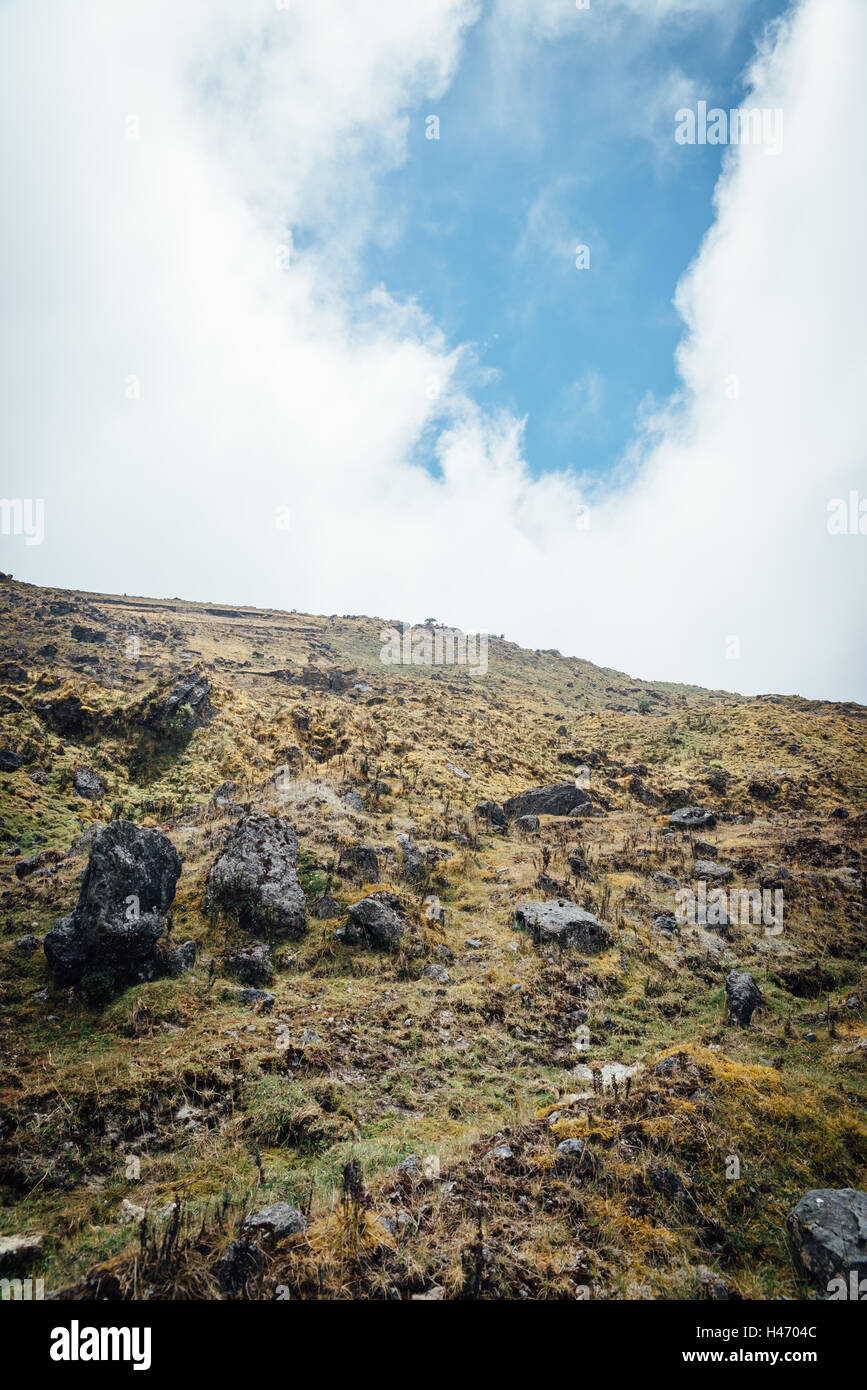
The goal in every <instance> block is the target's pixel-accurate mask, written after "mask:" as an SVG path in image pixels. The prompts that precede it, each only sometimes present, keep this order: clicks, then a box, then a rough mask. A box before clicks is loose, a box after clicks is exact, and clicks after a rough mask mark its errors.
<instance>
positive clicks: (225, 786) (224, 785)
mask: <svg viewBox="0 0 867 1390" xmlns="http://www.w3.org/2000/svg"><path fill="white" fill-rule="evenodd" d="M236 790H237V788H236V787H235V783H234V782H230V781H226V782H221V783H220V785H219V786H218V788H217V790H216V791H215V792H214V798H213V800H214V805H215V806H217V807H220V806H231V804H232V802H233V801H234V800H235V792H236Z"/></svg>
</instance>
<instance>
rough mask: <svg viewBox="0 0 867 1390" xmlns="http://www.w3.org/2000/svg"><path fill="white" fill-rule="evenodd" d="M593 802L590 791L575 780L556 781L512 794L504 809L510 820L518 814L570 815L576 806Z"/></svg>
mask: <svg viewBox="0 0 867 1390" xmlns="http://www.w3.org/2000/svg"><path fill="white" fill-rule="evenodd" d="M591 804H592V803H591V801H590V793H589V792H586V791H584V790H583V788H582V787H576V785H575V783H574V782H554V783H552V784H551V785H550V786H547V787H534V788H533V789H532V790H531V791H528V792H520V793H519V794H518V795H517V796H510V797H509V799H508V801H506V802H505V803H504V804H503V810H504V811H505V813H506V817H507V819H508V820H517V818H518V816H568V815H569V812H570V811H573V810H574V809H575V807H576V806H589V805H591Z"/></svg>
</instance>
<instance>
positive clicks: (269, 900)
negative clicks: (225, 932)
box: [205, 811, 307, 939]
mask: <svg viewBox="0 0 867 1390" xmlns="http://www.w3.org/2000/svg"><path fill="white" fill-rule="evenodd" d="M297 857H298V836H297V835H296V834H295V831H294V830H293V829H292V826H291V825H290V824H289V822H288V821H285V820H280V819H279V818H278V817H276V816H269V815H266V814H265V813H264V812H262V811H257V812H255V813H254V814H252V815H246V816H243V817H242V818H241V820H239V821H238V824H237V825H236V826H235V828H234V830H233V831H232V833H231V834H230V836H229V839H228V841H227V844H226V848H225V850H224V851H223V853H222V854H221V856H220V858H219V859H218V860H217V862H216V863H215V864H214V866H213V868H212V869H211V872H210V874H209V875H208V885H207V892H206V899H205V901H206V906H209V907H210V906H217V907H220V908H222V909H223V910H224V911H226V912H228V913H230V914H231V915H232V916H234V917H235V918H236V920H237V922H238V924H239V926H241V927H242V929H243V930H245V931H258V932H262V933H263V934H265V935H273V936H288V937H292V938H296V939H297V938H298V937H299V936H301V935H303V933H304V931H305V930H306V926H307V923H306V905H305V902H304V893H303V892H302V889H301V884H300V883H299V881H298V872H297V868H296V864H297Z"/></svg>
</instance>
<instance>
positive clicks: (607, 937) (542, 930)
mask: <svg viewBox="0 0 867 1390" xmlns="http://www.w3.org/2000/svg"><path fill="white" fill-rule="evenodd" d="M512 927H513V929H514V930H522V931H528V932H530V933H531V935H532V937H533V940H534V941H536V942H537V943H539V944H543V945H549V944H552V943H556V944H557V945H559V946H560V947H575V948H577V949H578V950H581V951H587V952H591V951H604V950H605V949H606V948H607V947H608V946H611V945H613V942H614V937H613V935H612V933H611V930H610V928H609V927H607V926H605V924H604V923H603V922H600V921H599V919H598V917H594V915H593V913H592V912H586V911H585V910H584V908H582V907H577V906H576V905H575V903H571V902H568V901H567V900H566V899H565V898H554V899H551V900H549V901H547V902H523V903H520V904H519V905H518V907H517V908H516V909H515V916H514V920H513V922H512Z"/></svg>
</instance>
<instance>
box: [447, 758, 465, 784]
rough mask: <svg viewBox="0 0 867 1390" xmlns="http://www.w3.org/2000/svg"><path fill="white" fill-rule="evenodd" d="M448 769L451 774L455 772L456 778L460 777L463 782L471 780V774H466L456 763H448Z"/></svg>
mask: <svg viewBox="0 0 867 1390" xmlns="http://www.w3.org/2000/svg"><path fill="white" fill-rule="evenodd" d="M446 767H447V768H448V770H449V772H453V773H454V775H455V776H456V777H460V778H461V780H462V781H464V782H468V781H469V780H470V774H469V773H468V772H464V770H463V768H462V767H458V766H457V764H456V763H449V762H447V763H446Z"/></svg>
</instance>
